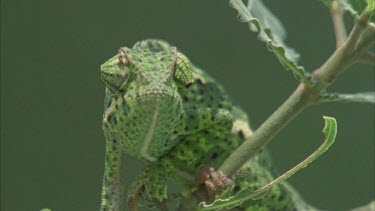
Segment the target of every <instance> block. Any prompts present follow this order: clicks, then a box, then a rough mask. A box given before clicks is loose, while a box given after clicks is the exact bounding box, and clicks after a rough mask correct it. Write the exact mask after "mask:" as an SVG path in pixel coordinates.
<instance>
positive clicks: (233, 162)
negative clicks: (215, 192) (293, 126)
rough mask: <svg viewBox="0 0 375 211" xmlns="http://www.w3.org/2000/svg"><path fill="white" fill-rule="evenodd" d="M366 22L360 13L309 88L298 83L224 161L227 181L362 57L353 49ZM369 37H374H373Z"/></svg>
mask: <svg viewBox="0 0 375 211" xmlns="http://www.w3.org/2000/svg"><path fill="white" fill-rule="evenodd" d="M365 11H366V10H365ZM368 20H369V16H368V14H367V13H366V12H363V13H362V14H361V15H360V16H359V17H358V19H357V21H356V24H355V25H354V27H353V29H352V31H351V33H350V35H349V37H348V39H347V40H346V41H345V42H344V44H343V45H342V46H341V47H339V48H338V49H336V51H335V52H334V53H333V55H332V56H331V57H330V58H329V59H328V60H327V61H326V62H325V63H324V64H323V65H322V66H321V67H320V68H318V69H317V70H315V71H314V72H313V74H312V82H313V85H312V86H307V85H305V84H304V83H301V84H300V85H299V86H298V88H297V89H296V90H295V91H294V92H293V94H292V95H291V96H290V97H289V98H288V99H287V100H286V101H285V102H284V104H282V105H281V106H280V107H279V108H278V109H277V110H276V111H275V112H274V113H273V114H272V115H271V116H270V117H269V118H268V119H267V120H266V121H265V122H264V123H263V124H262V125H261V126H260V127H259V128H258V129H257V130H256V131H255V132H254V134H253V135H252V136H250V137H249V138H248V139H247V140H246V141H245V142H244V143H243V144H242V145H240V146H239V147H238V148H237V149H236V150H235V151H234V152H233V153H232V154H231V155H230V156H229V157H228V158H227V159H226V160H225V161H224V163H223V164H222V165H221V166H220V168H219V171H222V172H223V173H224V174H225V175H226V176H228V177H230V176H232V175H234V174H235V172H236V171H237V170H238V169H239V168H241V167H242V166H243V165H244V164H245V163H246V162H247V161H248V160H249V159H250V158H252V157H253V156H254V155H255V154H256V153H257V152H258V151H259V150H260V149H261V148H263V147H264V145H266V144H267V143H268V142H269V141H270V140H271V139H272V138H273V137H274V136H275V135H276V134H277V133H278V132H280V131H281V130H282V129H283V128H284V127H285V126H286V125H287V124H288V123H289V122H290V121H291V120H292V119H294V118H295V117H296V116H297V115H298V114H299V113H300V112H301V111H302V110H304V109H305V108H307V107H308V106H310V105H313V104H315V103H317V102H319V98H320V93H321V92H322V91H323V90H324V89H326V88H327V87H328V86H329V85H331V84H332V83H333V81H334V79H335V78H336V77H337V76H338V75H339V74H341V73H342V72H344V71H345V70H346V69H347V68H348V67H350V66H351V65H352V64H354V63H355V62H356V61H357V59H358V58H357V57H358V55H361V53H363V52H362V51H363V49H357V48H356V47H357V44H358V41H359V40H360V38H361V36H362V34H363V33H362V32H364V31H365V29H366V28H367V27H368ZM340 30H341V29H340ZM372 35H373V36H374V34H372ZM339 36H342V35H339ZM367 37H371V36H367ZM340 39H341V38H340ZM366 39H367V38H366ZM340 42H341V41H340ZM367 43H369V42H367ZM367 47H368V46H367Z"/></svg>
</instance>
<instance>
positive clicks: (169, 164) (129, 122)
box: [101, 40, 309, 211]
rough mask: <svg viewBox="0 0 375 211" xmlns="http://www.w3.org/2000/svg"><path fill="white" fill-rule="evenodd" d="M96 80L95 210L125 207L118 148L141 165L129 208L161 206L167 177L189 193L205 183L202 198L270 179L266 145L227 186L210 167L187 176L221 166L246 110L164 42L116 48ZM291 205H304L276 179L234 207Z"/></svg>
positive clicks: (242, 132)
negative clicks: (99, 184) (98, 189)
mask: <svg viewBox="0 0 375 211" xmlns="http://www.w3.org/2000/svg"><path fill="white" fill-rule="evenodd" d="M101 78H102V80H103V82H104V83H105V85H106V91H105V110H104V115H103V131H104V135H105V138H106V159H105V172H104V179H103V190H102V204H101V210H102V211H109V210H115V211H118V210H128V209H127V208H126V206H125V205H121V204H122V203H121V195H122V192H123V185H122V177H123V174H124V173H123V172H124V170H122V169H121V158H122V154H123V153H126V154H129V155H131V156H134V157H137V158H139V159H142V160H144V161H146V162H147V163H148V165H147V166H146V167H145V168H144V169H143V170H142V171H141V172H140V173H139V175H138V177H137V178H136V181H134V183H133V186H132V188H131V190H130V192H129V194H128V198H129V202H128V204H129V207H130V208H129V209H131V210H136V209H137V206H138V201H143V203H145V204H148V205H155V206H157V207H158V208H160V209H161V210H166V209H167V206H166V201H167V199H168V195H167V181H168V179H170V178H173V179H175V180H177V181H179V182H181V183H182V184H184V185H185V187H187V188H191V190H192V191H191V194H194V193H193V192H194V190H195V193H196V192H198V191H197V188H195V189H194V187H196V185H197V182H196V181H198V185H199V184H200V185H201V186H203V187H204V186H205V190H206V191H207V192H208V194H207V195H208V197H209V198H207V197H206V198H205V200H208V201H212V200H213V199H214V198H213V197H216V198H220V197H224V196H225V195H226V196H228V195H231V194H235V193H236V192H238V191H239V190H240V189H243V188H250V189H254V190H255V189H258V188H260V187H262V186H263V185H265V184H267V183H268V182H270V181H272V180H273V178H274V177H273V170H272V164H271V159H270V157H269V155H268V153H267V150H266V149H263V150H262V151H261V152H259V153H258V154H257V155H256V156H255V157H253V158H252V159H251V160H250V161H249V162H248V163H247V164H245V165H244V166H243V167H242V168H241V169H240V170H239V171H238V172H237V174H236V175H235V180H234V182H233V183H231V181H230V179H228V178H221V179H219V178H220V177H221V176H223V175H220V174H219V173H216V174H215V173H214V171H213V172H211V173H212V175H210V174H209V173H206V174H203V175H206V177H205V179H203V180H202V179H199V178H198V177H197V178H198V179H194V178H195V175H197V174H198V175H199V174H200V172H199V169H202V168H201V167H200V166H202V165H211V166H215V165H216V166H217V165H219V164H221V163H222V162H223V161H224V159H225V158H226V157H227V156H229V154H230V153H231V152H232V151H233V150H234V149H235V148H236V147H237V146H239V144H241V143H242V142H243V141H244V140H245V139H246V138H247V137H248V136H250V135H251V134H252V131H251V129H250V126H249V124H248V118H247V115H246V114H245V113H244V112H243V111H242V110H241V109H240V108H239V107H237V106H236V105H233V104H232V102H231V100H230V98H229V97H228V95H227V94H226V92H225V91H224V89H223V88H222V86H221V85H220V84H219V83H218V82H217V81H215V80H214V79H213V78H211V77H210V76H209V75H208V74H207V73H206V72H204V71H203V70H201V69H199V68H198V67H195V66H193V65H192V64H191V63H190V61H189V59H188V58H187V57H186V56H185V55H183V54H182V53H181V52H179V51H178V50H177V49H176V48H175V47H172V46H171V45H169V44H168V43H166V42H165V41H161V40H144V41H140V42H137V43H136V44H135V45H134V46H133V48H126V47H124V48H120V50H119V52H118V54H117V55H116V56H114V57H113V58H111V59H109V60H108V61H107V62H105V63H104V64H103V65H102V66H101ZM207 169H211V170H212V168H211V167H210V168H206V170H207ZM207 175H208V176H207ZM215 175H216V176H215ZM218 175H219V176H218ZM200 180H201V182H199V181H200ZM218 180H221V183H222V184H221V185H222V187H221V188H223V187H227V188H224V189H225V191H224V192H222V191H218V192H215V190H216V188H217V187H215V186H220V185H218V184H215V183H220V181H218ZM226 181H227V182H226ZM219 189H220V187H219ZM190 209H193V208H181V210H190ZM297 209H298V210H307V209H309V208H308V207H307V205H306V204H305V203H304V202H303V201H302V200H301V199H300V198H299V196H298V194H297V193H296V192H295V191H294V190H293V189H292V188H291V187H290V186H288V185H287V184H282V185H277V186H275V187H273V188H272V190H270V191H268V192H267V194H265V195H264V196H262V197H261V198H259V199H257V200H249V201H246V202H245V203H243V204H242V205H241V206H238V207H236V208H235V209H234V210H297Z"/></svg>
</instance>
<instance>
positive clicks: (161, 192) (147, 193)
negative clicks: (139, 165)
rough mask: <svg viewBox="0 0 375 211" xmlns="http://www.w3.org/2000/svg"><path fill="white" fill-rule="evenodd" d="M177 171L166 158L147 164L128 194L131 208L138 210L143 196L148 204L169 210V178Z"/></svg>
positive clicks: (132, 210)
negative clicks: (167, 202)
mask: <svg viewBox="0 0 375 211" xmlns="http://www.w3.org/2000/svg"><path fill="white" fill-rule="evenodd" d="M175 172H176V169H175V168H174V166H173V165H171V163H170V162H169V160H165V159H161V160H160V161H159V162H155V163H151V164H150V165H148V166H146V168H145V169H143V170H142V171H141V173H140V174H139V175H138V176H137V178H136V180H135V182H134V183H133V185H132V188H131V189H130V192H129V194H128V207H129V209H130V210H131V211H135V210H138V204H139V201H140V198H142V199H143V201H144V202H145V203H146V205H147V206H150V207H152V206H157V207H158V208H160V209H161V210H167V204H166V201H167V199H168V195H167V180H168V178H169V177H170V176H171V175H173V174H174V173H175Z"/></svg>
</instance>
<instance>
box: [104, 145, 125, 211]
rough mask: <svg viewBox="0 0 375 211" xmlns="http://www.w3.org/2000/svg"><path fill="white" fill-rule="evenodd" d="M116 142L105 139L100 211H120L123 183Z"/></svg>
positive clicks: (119, 152) (119, 154) (119, 155)
mask: <svg viewBox="0 0 375 211" xmlns="http://www.w3.org/2000/svg"><path fill="white" fill-rule="evenodd" d="M117 146H118V145H117V144H116V140H109V139H107V143H106V155H105V167H104V178H103V186H102V196H101V207H100V210H101V211H121V201H122V193H123V183H122V174H121V150H120V149H118V148H117Z"/></svg>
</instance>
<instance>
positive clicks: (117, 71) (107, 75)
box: [100, 53, 129, 92]
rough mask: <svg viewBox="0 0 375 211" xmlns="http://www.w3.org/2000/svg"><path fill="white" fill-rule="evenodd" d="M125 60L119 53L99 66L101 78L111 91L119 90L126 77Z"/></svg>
mask: <svg viewBox="0 0 375 211" xmlns="http://www.w3.org/2000/svg"><path fill="white" fill-rule="evenodd" d="M126 65H127V60H126V58H125V56H122V55H121V53H119V54H118V55H116V56H114V57H112V58H111V59H109V60H108V61H106V62H105V63H104V64H103V65H102V66H101V67H100V72H101V78H102V81H103V82H104V84H105V85H106V86H107V88H108V89H110V90H111V91H112V92H115V91H117V90H119V89H120V88H121V87H123V85H124V84H125V83H126V81H127V79H128V75H129V74H128V69H127V67H126Z"/></svg>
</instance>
